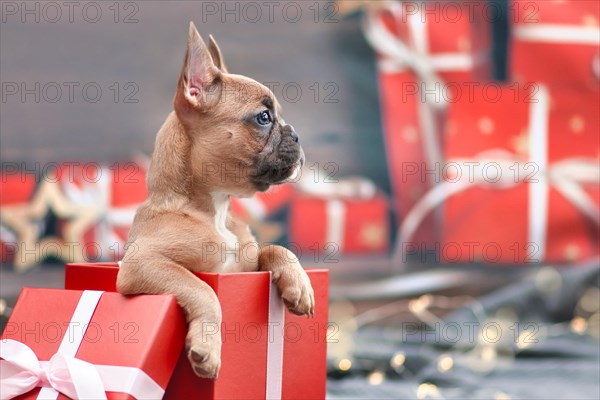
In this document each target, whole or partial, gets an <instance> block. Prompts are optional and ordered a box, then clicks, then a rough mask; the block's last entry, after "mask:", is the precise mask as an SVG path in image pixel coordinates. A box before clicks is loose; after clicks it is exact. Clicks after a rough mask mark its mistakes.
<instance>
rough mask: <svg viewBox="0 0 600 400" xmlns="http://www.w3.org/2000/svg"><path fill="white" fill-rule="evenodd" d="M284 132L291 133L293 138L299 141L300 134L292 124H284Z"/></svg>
mask: <svg viewBox="0 0 600 400" xmlns="http://www.w3.org/2000/svg"><path fill="white" fill-rule="evenodd" d="M283 133H284V134H286V135H287V134H289V135H290V136H291V137H292V140H293V141H294V142H296V143H298V135H297V134H296V131H295V130H294V127H293V126H291V125H289V124H288V125H284V126H283Z"/></svg>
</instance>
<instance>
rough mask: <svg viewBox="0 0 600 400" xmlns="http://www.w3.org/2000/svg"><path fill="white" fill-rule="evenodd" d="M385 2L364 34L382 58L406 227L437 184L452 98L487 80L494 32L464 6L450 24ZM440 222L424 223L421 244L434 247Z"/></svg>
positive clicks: (397, 192) (400, 213) (411, 6)
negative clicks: (416, 207)
mask: <svg viewBox="0 0 600 400" xmlns="http://www.w3.org/2000/svg"><path fill="white" fill-rule="evenodd" d="M385 3H386V4H387V5H388V7H387V8H386V9H381V8H379V9H375V11H373V9H371V10H370V12H368V13H367V14H366V18H365V19H364V33H365V37H366V39H367V40H368V42H369V43H370V44H371V46H373V48H374V50H375V51H376V53H377V66H378V70H379V87H380V96H381V105H382V114H383V115H382V118H383V123H384V131H385V132H384V134H385V139H386V148H387V152H388V164H389V166H390V169H391V177H392V183H393V185H392V187H393V190H394V206H395V208H396V213H397V217H398V218H399V219H400V220H402V219H403V218H404V217H405V216H406V214H407V213H408V212H409V210H411V209H412V207H413V206H414V205H415V204H416V202H417V201H418V199H419V198H421V197H422V196H423V194H424V193H425V192H426V191H427V190H428V189H429V188H431V187H433V186H434V185H435V184H436V183H438V180H437V179H436V176H435V174H432V173H431V171H435V169H436V168H439V167H440V166H441V164H442V163H443V161H444V154H443V147H442V125H441V124H442V123H443V118H444V115H445V112H446V109H447V107H448V101H449V99H451V98H455V97H456V96H457V95H460V94H459V93H457V91H459V90H461V87H462V86H461V85H462V84H463V83H465V82H474V81H479V80H482V79H488V78H489V76H490V72H489V66H490V63H489V55H488V53H489V45H490V44H489V32H488V31H489V25H487V24H485V23H484V21H483V20H480V18H477V17H478V14H474V16H475V18H473V16H470V15H469V13H467V10H466V8H465V9H462V8H461V7H463V6H466V5H463V4H461V3H460V2H458V3H454V5H455V6H456V7H457V8H458V15H459V17H458V18H457V19H453V20H450V19H449V18H432V16H431V14H428V13H425V8H424V7H423V6H421V4H419V3H418V2H407V3H400V2H385ZM473 3H477V2H473ZM479 3H480V4H479V5H481V2H479ZM436 222H439V221H436V220H435V218H427V220H426V221H424V222H423V223H422V224H421V225H420V228H422V229H421V230H420V232H417V234H416V236H417V239H419V240H421V241H422V240H427V241H429V242H431V241H435V240H436V237H437V236H438V235H439V224H438V223H436Z"/></svg>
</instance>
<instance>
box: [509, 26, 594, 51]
mask: <svg viewBox="0 0 600 400" xmlns="http://www.w3.org/2000/svg"><path fill="white" fill-rule="evenodd" d="M512 34H513V36H514V37H515V38H516V39H518V40H522V41H524V42H543V43H558V44H562V43H567V44H589V45H596V46H600V28H598V27H597V26H579V25H559V24H533V23H532V24H527V23H521V24H517V25H515V26H513V28H512Z"/></svg>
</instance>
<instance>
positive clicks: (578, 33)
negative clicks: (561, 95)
mask: <svg viewBox="0 0 600 400" xmlns="http://www.w3.org/2000/svg"><path fill="white" fill-rule="evenodd" d="M511 10H512V12H513V14H512V16H513V17H512V19H511V22H512V40H511V42H510V44H511V54H512V56H511V61H512V62H511V70H512V71H511V75H512V79H513V80H514V81H516V82H519V83H527V82H540V83H543V84H546V85H549V86H553V87H579V88H581V89H597V88H598V85H599V84H600V74H599V72H600V71H599V69H598V67H599V65H598V62H599V58H600V25H599V24H600V18H599V17H600V2H598V1H596V0H577V1H547V0H540V1H529V0H514V1H513V3H512V7H511Z"/></svg>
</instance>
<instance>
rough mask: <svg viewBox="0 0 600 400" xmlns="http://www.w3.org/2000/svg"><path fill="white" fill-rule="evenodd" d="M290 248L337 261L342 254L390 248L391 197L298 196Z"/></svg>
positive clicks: (292, 216) (307, 255)
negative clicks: (389, 199) (389, 202)
mask: <svg viewBox="0 0 600 400" xmlns="http://www.w3.org/2000/svg"><path fill="white" fill-rule="evenodd" d="M289 232H290V234H289V242H290V244H289V245H290V248H291V249H292V250H293V251H294V252H295V253H296V254H297V255H298V256H299V257H301V258H302V257H305V258H308V259H309V258H314V257H322V261H325V262H328V261H329V262H337V260H338V257H339V256H340V255H342V254H378V253H386V252H387V251H388V250H389V240H390V224H389V204H388V200H387V199H386V198H385V197H384V196H383V195H381V194H377V195H375V196H374V197H372V198H322V197H298V198H297V199H295V200H294V201H293V202H292V205H291V207H290V219H289Z"/></svg>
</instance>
